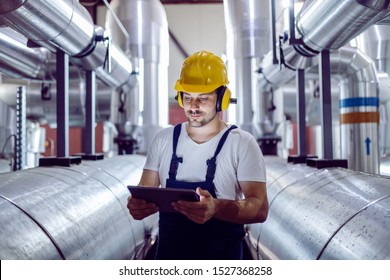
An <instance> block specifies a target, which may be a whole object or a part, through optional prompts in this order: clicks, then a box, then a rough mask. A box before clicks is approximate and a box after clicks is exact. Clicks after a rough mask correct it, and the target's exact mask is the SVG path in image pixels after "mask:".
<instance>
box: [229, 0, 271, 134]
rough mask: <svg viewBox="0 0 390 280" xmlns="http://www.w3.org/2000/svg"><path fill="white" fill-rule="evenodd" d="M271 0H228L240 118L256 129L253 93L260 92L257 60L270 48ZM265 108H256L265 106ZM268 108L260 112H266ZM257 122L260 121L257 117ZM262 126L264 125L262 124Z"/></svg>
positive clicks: (231, 59) (241, 123) (231, 56)
mask: <svg viewBox="0 0 390 280" xmlns="http://www.w3.org/2000/svg"><path fill="white" fill-rule="evenodd" d="M269 6H270V3H269V0H262V1H256V0H239V1H237V0H224V11H225V23H226V30H229V32H227V42H228V43H227V56H228V58H227V59H228V61H229V65H228V67H229V68H231V69H230V71H231V72H232V73H235V77H232V78H231V80H232V83H231V86H232V87H233V88H232V92H235V93H236V95H237V100H238V106H237V109H236V111H237V113H236V115H237V120H236V121H235V122H236V123H237V124H238V125H239V126H240V127H241V128H242V129H244V130H246V131H248V132H250V133H253V134H254V129H255V128H256V127H253V113H254V109H255V108H254V106H253V103H256V101H255V102H253V101H252V96H255V95H257V94H258V92H259V90H258V89H257V88H256V86H257V84H256V83H253V81H254V80H255V75H256V70H257V64H258V62H259V60H260V59H261V58H262V57H263V56H264V54H265V53H266V52H267V51H268V50H269V48H270V46H271V44H270V30H269V23H270V15H269V13H270V7H269ZM261 109H262V108H256V110H261ZM263 114H265V112H259V115H263ZM255 125H257V121H255ZM259 129H260V130H261V127H260V128H259Z"/></svg>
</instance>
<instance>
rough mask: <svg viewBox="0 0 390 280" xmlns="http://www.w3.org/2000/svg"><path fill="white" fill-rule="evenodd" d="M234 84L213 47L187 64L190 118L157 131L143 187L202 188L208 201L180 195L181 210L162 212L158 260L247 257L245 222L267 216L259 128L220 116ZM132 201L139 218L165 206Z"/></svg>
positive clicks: (183, 98)
mask: <svg viewBox="0 0 390 280" xmlns="http://www.w3.org/2000/svg"><path fill="white" fill-rule="evenodd" d="M228 83H229V81H228V78H227V71H226V66H225V64H224V62H223V61H222V60H221V58H220V57H218V56H216V55H214V54H213V53H210V52H207V51H201V52H197V53H194V54H193V55H191V56H189V57H188V58H187V59H186V60H185V61H184V63H183V66H182V69H181V74H180V79H179V80H178V81H177V82H176V85H175V90H176V91H177V92H178V93H177V100H178V103H179V105H180V106H181V107H183V109H184V112H185V115H186V117H187V119H188V122H185V123H183V124H179V125H177V126H176V127H175V128H173V127H170V128H166V129H163V130H161V131H159V132H158V133H157V134H156V136H155V138H154V140H153V141H152V143H151V145H150V148H149V151H148V156H147V159H146V163H145V167H144V170H143V174H142V177H141V180H140V183H139V185H141V186H154V187H156V186H161V187H162V188H186V189H194V190H196V192H197V193H198V195H199V196H200V201H199V202H188V201H178V202H176V203H173V206H174V208H175V210H177V213H167V212H161V213H160V221H159V237H158V246H157V254H156V258H157V259H203V260H205V259H241V258H242V239H243V237H244V236H245V232H244V224H248V223H261V222H264V221H265V220H266V218H267V215H268V200H267V193H266V184H265V182H266V175H265V165H264V159H263V156H262V153H261V150H260V148H259V146H258V144H257V142H256V140H255V139H254V137H253V136H252V135H251V134H249V133H248V132H245V131H243V130H240V129H238V128H237V127H236V126H233V125H228V124H226V123H224V122H223V121H222V120H221V119H220V117H219V112H220V111H222V110H226V109H227V107H228V106H229V103H230V95H231V93H230V90H229V89H228V88H227V86H226V85H227V84H228ZM127 207H128V209H129V211H130V214H131V215H132V216H133V217H134V218H135V219H137V220H141V219H143V218H145V217H147V216H149V215H151V214H153V213H155V212H157V211H158V207H157V206H156V205H155V204H154V203H150V202H147V201H144V200H140V199H135V198H132V197H129V200H128V205H127Z"/></svg>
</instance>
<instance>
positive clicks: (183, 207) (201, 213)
mask: <svg viewBox="0 0 390 280" xmlns="http://www.w3.org/2000/svg"><path fill="white" fill-rule="evenodd" d="M196 193H197V194H198V195H199V197H200V201H198V202H189V201H185V200H179V201H177V202H173V203H172V206H173V207H174V208H175V210H176V211H178V212H180V213H182V214H183V215H186V216H187V218H188V219H190V220H192V221H194V222H195V223H198V224H203V223H205V222H207V221H208V220H209V219H211V218H212V217H213V216H214V213H215V211H216V204H215V199H214V197H213V196H212V195H211V194H210V193H209V192H208V191H206V190H202V189H201V188H200V187H198V188H197V189H196Z"/></svg>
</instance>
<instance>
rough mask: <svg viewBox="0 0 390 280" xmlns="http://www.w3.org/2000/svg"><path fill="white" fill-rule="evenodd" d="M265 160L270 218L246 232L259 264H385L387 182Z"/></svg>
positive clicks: (389, 247)
mask: <svg viewBox="0 0 390 280" xmlns="http://www.w3.org/2000/svg"><path fill="white" fill-rule="evenodd" d="M265 160H266V165H267V186H268V187H267V192H268V199H269V202H270V212H269V216H268V218H267V221H266V222H265V223H263V224H253V225H249V226H248V227H249V228H248V231H249V235H250V240H251V244H252V246H253V248H254V249H255V250H256V251H257V253H258V257H259V258H261V259H285V260H286V259H304V260H305V259H348V260H352V259H364V260H374V259H378V260H383V259H389V258H390V244H388V242H384V240H389V238H390V220H389V219H388V213H389V211H390V209H389V203H390V189H389V187H388V186H389V183H390V181H389V180H390V178H389V177H381V176H377V175H372V174H367V173H362V172H356V171H352V170H348V169H343V168H331V169H321V170H318V169H315V168H310V167H308V166H306V165H302V164H288V163H286V161H285V160H283V159H281V158H277V157H266V158H265ZM275 232H278V234H275Z"/></svg>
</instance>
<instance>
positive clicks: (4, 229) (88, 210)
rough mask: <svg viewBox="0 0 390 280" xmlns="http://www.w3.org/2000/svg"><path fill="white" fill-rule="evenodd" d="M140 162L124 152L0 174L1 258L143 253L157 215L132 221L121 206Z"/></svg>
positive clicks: (111, 256)
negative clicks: (102, 158) (68, 163)
mask: <svg viewBox="0 0 390 280" xmlns="http://www.w3.org/2000/svg"><path fill="white" fill-rule="evenodd" d="M144 162H145V157H144V156H140V155H128V156H120V157H114V158H110V159H105V160H99V161H85V162H84V161H83V162H82V163H81V164H80V165H74V166H71V167H66V168H65V167H36V168H31V169H25V170H22V171H18V172H17V173H11V172H9V173H4V174H0V225H1V230H0V258H1V259H3V260H4V259H40V260H42V259H95V260H96V259H114V260H118V259H142V258H145V255H144V253H146V252H143V249H144V248H145V246H146V247H148V246H150V245H151V244H152V242H154V241H155V239H156V234H157V221H158V216H156V215H153V216H151V217H149V218H147V219H146V220H144V221H135V220H134V219H133V218H132V217H131V215H130V214H129V213H128V210H127V208H126V205H127V197H128V195H129V192H128V190H127V188H126V186H127V185H134V184H138V181H139V178H140V175H141V172H142V168H143V164H144Z"/></svg>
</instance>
